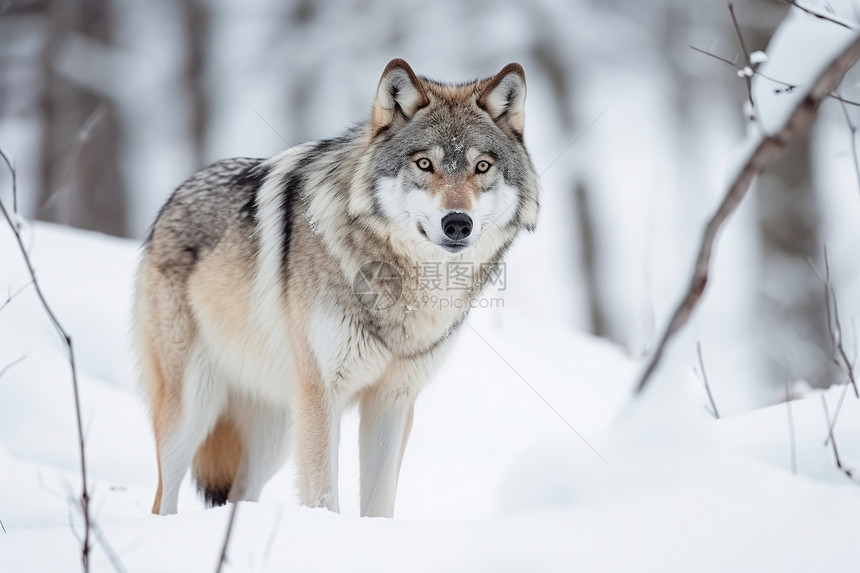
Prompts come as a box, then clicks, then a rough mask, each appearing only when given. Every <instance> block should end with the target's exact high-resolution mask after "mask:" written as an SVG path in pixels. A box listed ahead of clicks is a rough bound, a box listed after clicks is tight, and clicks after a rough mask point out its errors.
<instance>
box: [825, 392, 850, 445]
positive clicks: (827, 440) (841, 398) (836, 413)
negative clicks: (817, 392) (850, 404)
mask: <svg viewBox="0 0 860 573" xmlns="http://www.w3.org/2000/svg"><path fill="white" fill-rule="evenodd" d="M848 388H850V385H849V384H843V385H842V392H840V394H839V401H838V402H836V409H835V410H834V411H833V420H832V421H831V422H830V426H828V428H827V438H825V440H824V445H825V446H826V445H828V444H829V443H830V436H831V434H833V429H834V428H835V427H836V420H838V419H839V412H841V411H842V404H844V403H845V396H847V395H848Z"/></svg>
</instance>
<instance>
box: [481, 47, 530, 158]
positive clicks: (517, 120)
mask: <svg viewBox="0 0 860 573" xmlns="http://www.w3.org/2000/svg"><path fill="white" fill-rule="evenodd" d="M477 103H478V107H480V108H481V109H483V110H484V111H486V112H487V113H488V114H490V117H491V118H493V121H495V122H496V123H497V124H499V127H501V128H502V130H503V131H505V132H506V133H508V135H511V136H513V138H514V139H516V140H517V141H519V142H522V140H523V123H524V119H525V118H524V116H525V114H524V112H523V110H524V107H525V103H526V73H525V71H524V70H523V67H522V66H521V65H519V64H508V65H507V66H505V67H504V68H502V71H500V72H499V73H498V74H496V75H495V76H494V77H493V78H491V79H489V80H487V82H486V85H484V86H483V89H482V91H481V93H480V95H479V96H478V100H477ZM506 128H507V129H506Z"/></svg>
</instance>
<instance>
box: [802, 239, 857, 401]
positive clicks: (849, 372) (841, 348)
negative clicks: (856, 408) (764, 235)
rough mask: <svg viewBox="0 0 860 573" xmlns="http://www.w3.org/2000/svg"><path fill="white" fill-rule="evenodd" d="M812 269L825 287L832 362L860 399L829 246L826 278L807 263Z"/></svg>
mask: <svg viewBox="0 0 860 573" xmlns="http://www.w3.org/2000/svg"><path fill="white" fill-rule="evenodd" d="M807 262H808V264H809V266H810V267H811V268H812V272H813V274H814V275H815V276H816V277H817V278H818V280H819V281H821V283H822V285H823V286H824V308H825V312H826V314H825V316H826V317H827V333H828V335H829V336H830V345H831V351H832V354H831V358H830V359H831V360H832V361H833V363H834V364H835V365H836V366H837V367H839V368H840V369H841V370H842V371H843V372H844V373H845V375H846V376H847V378H848V382H849V383H850V384H851V387H852V388H853V389H854V396H855V397H856V398H860V393H858V391H857V381H856V377H855V375H854V362H853V361H852V360H849V359H848V353H847V352H846V351H845V344H844V334H843V331H842V320H841V319H840V317H839V304H838V302H837V300H836V290H835V289H834V288H833V281H832V279H831V278H830V258H829V256H828V255H827V245H824V276H823V277H822V276H821V274H820V273H819V272H818V271H816V270H815V266H814V265H813V264H812V262H811V261H807Z"/></svg>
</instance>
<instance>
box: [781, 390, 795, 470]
mask: <svg viewBox="0 0 860 573" xmlns="http://www.w3.org/2000/svg"><path fill="white" fill-rule="evenodd" d="M784 380H785V411H786V413H787V414H788V440H789V443H790V444H791V473H793V474H797V445H796V443H795V438H794V415H793V414H792V412H791V396H789V393H788V378H785V379H784Z"/></svg>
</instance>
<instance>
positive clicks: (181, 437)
mask: <svg viewBox="0 0 860 573" xmlns="http://www.w3.org/2000/svg"><path fill="white" fill-rule="evenodd" d="M180 401H181V403H179V404H172V405H171V408H175V410H173V412H172V414H173V416H174V420H173V421H172V423H170V424H169V429H168V430H167V432H165V436H164V437H163V439H162V441H161V444H160V445H159V448H158V455H159V466H160V469H161V500H160V501H161V504H160V505H161V507H160V508H158V513H159V514H161V515H167V514H171V513H176V511H177V505H178V501H179V486H180V485H181V484H182V479H183V478H184V477H185V474H186V473H187V472H188V468H189V467H190V466H191V460H192V459H193V458H194V453H195V452H196V451H197V448H198V447H199V446H200V445H201V444H202V443H203V442H204V441H205V439H206V436H208V435H209V432H211V431H212V428H213V427H214V426H215V422H216V421H217V420H218V417H219V415H220V414H221V412H222V410H223V409H224V407H225V405H226V390H225V386H224V385H223V384H219V383H217V380H216V378H215V376H214V375H213V372H212V369H211V367H210V366H209V364H207V362H206V359H205V357H204V356H203V355H202V353H201V351H200V350H196V351H195V352H194V353H193V354H192V357H191V359H190V360H189V364H188V366H187V368H186V370H185V379H184V381H183V384H182V396H181V398H180ZM153 509H155V508H153Z"/></svg>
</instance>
